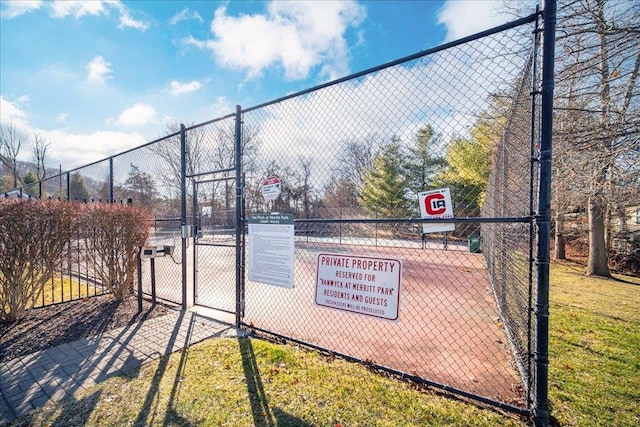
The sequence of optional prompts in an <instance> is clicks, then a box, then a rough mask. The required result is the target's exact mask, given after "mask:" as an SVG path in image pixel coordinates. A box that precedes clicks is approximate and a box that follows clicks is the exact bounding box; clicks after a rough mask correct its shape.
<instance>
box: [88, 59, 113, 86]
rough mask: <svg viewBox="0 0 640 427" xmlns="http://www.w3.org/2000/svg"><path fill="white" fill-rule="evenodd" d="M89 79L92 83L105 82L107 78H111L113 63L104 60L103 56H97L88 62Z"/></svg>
mask: <svg viewBox="0 0 640 427" xmlns="http://www.w3.org/2000/svg"><path fill="white" fill-rule="evenodd" d="M87 71H88V73H89V74H88V76H87V80H89V81H90V82H92V83H104V81H105V79H107V78H111V73H112V72H113V70H112V69H111V63H109V62H107V61H105V60H104V58H103V57H102V56H96V57H95V58H93V59H92V60H91V62H89V63H88V64H87Z"/></svg>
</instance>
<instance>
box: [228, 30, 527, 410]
mask: <svg viewBox="0 0 640 427" xmlns="http://www.w3.org/2000/svg"><path fill="white" fill-rule="evenodd" d="M533 25H534V24H533V23H532V22H531V21H530V22H529V23H527V24H526V25H523V26H516V27H513V28H509V29H505V30H504V31H499V32H495V33H493V34H490V35H486V36H485V37H482V38H477V39H474V40H468V41H466V42H465V43H461V44H454V45H451V46H445V47H443V48H441V49H435V50H434V51H431V52H428V53H424V54H420V55H417V56H415V57H412V58H408V59H407V60H406V61H401V62H397V63H393V64H388V65H387V66H383V67H380V68H378V69H375V70H370V71H369V72H366V73H363V74H361V75H357V76H355V77H353V78H350V79H345V80H343V81H339V82H337V83H332V84H330V85H326V86H321V87H319V88H314V89H313V90H310V91H307V92H303V93H301V94H297V95H295V96H291V97H286V98H283V99H280V100H276V101H274V102H272V103H268V104H265V105H262V106H258V107H254V108H250V109H246V110H244V111H243V114H242V123H243V136H245V137H246V136H247V135H250V137H251V138H254V139H256V140H257V142H258V143H257V144H256V146H255V159H254V160H252V165H253V167H252V168H251V170H246V171H245V173H246V190H245V194H246V201H245V205H246V207H247V212H248V213H271V212H277V213H279V214H290V215H291V216H292V217H293V218H294V230H295V261H294V266H293V271H294V280H293V283H294V287H293V288H292V289H290V288H287V287H278V286H272V285H268V284H265V283H260V282H257V281H251V280H247V281H246V283H245V286H244V297H245V299H244V306H245V311H244V318H243V321H244V324H245V325H246V326H247V327H248V328H250V329H252V330H255V331H258V332H262V333H267V334H271V335H275V336H280V337H285V338H287V339H293V340H295V341H299V342H303V343H305V344H307V345H311V346H313V347H317V348H321V349H324V350H326V351H328V352H333V353H339V354H341V355H343V356H346V357H350V358H354V359H357V360H360V361H366V362H367V363H370V364H373V365H375V366H378V367H381V368H383V369H386V370H390V371H392V372H396V373H400V374H401V375H403V376H409V377H412V378H414V379H418V380H420V381H422V382H426V383H428V384H431V385H435V386H437V387H441V388H445V389H447V390H454V391H456V392H458V393H460V394H462V395H466V394H471V395H473V396H475V397H476V398H480V399H484V400H486V401H488V402H492V403H494V404H497V405H502V406H511V407H512V408H514V407H515V408H526V407H527V406H528V404H529V402H528V401H529V396H528V395H527V391H528V390H530V388H531V382H530V375H529V367H530V346H529V343H530V340H531V332H530V331H531V328H532V323H531V317H530V309H531V290H532V280H533V272H532V255H531V254H532V238H531V235H532V228H531V227H532V226H531V224H532V209H533V205H532V203H533V201H532V198H533V185H534V182H533V179H534V178H533V173H534V168H533V164H532V143H533V141H534V139H533V136H532V133H531V132H532V124H531V121H532V119H531V118H532V110H531V105H532V99H531V97H530V88H531V87H532V81H531V80H532V75H531V67H532V62H531V58H532V52H533V49H534V44H535V42H536V40H535V35H533V36H532V34H534V33H535V32H534V31H533ZM523 70H525V71H523ZM244 154H245V155H247V154H248V153H247V152H246V151H245V153H244ZM251 154H253V153H251ZM269 177H277V178H278V179H279V181H280V187H281V188H280V190H281V192H280V195H279V197H278V198H277V199H275V200H268V199H265V197H264V194H263V193H262V192H261V189H262V187H263V186H264V183H265V180H266V179H268V178H269ZM442 189H446V192H442V191H441V190H442ZM444 193H446V194H448V195H450V196H451V203H452V206H453V212H452V216H455V218H456V219H455V221H453V222H451V223H443V222H444V221H443V220H442V219H441V220H440V221H439V222H437V221H434V222H433V223H432V222H429V220H424V221H423V220H422V217H426V216H427V215H425V210H426V211H427V213H428V211H429V210H430V209H431V210H432V211H433V212H438V211H439V206H440V205H438V202H441V203H445V202H446V199H444V196H443V198H442V199H441V198H433V197H432V196H433V195H434V194H436V195H441V194H444ZM429 203H435V204H434V205H429ZM421 205H426V206H421ZM445 205H446V203H445ZM445 205H442V206H445ZM248 239H249V244H248V245H247V249H246V251H247V258H248V259H249V260H251V259H252V257H253V258H254V259H255V258H257V257H258V256H259V255H257V254H252V253H251V248H252V246H251V239H252V235H251V234H249V236H248ZM262 250H265V249H264V248H262ZM266 251H267V253H270V252H269V249H266ZM479 252H483V253H482V254H480V253H479ZM363 260H365V261H366V260H368V261H370V263H369V265H373V267H371V268H370V269H369V270H362V269H359V268H355V267H351V268H349V265H350V263H351V265H352V266H353V265H354V263H359V264H358V265H362V264H361V262H363ZM325 261H326V262H330V263H332V264H331V265H332V266H337V267H336V268H335V271H333V270H332V273H331V274H329V276H328V277H329V278H330V279H331V280H329V279H325V278H322V277H321V276H322V274H323V273H321V272H320V271H321V270H323V268H324V267H323V265H324V263H325ZM229 262H231V260H229ZM382 265H384V266H386V267H385V268H391V265H397V267H398V268H401V269H402V274H401V276H400V277H399V278H397V280H395V282H393V280H391V279H390V277H389V275H388V274H385V273H388V271H386V272H385V271H384V268H382V267H380V268H379V269H378V267H379V266H382ZM487 266H488V267H489V270H490V274H487V270H486V267H487ZM250 268H251V267H250ZM375 277H378V279H376V278H375ZM390 280H391V282H390ZM512 348H513V349H515V350H516V354H517V359H518V360H517V362H516V361H514V359H513V354H512ZM523 366H525V367H526V369H525V370H522V367H523Z"/></svg>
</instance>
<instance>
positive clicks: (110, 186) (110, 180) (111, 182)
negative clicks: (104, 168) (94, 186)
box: [109, 157, 115, 203]
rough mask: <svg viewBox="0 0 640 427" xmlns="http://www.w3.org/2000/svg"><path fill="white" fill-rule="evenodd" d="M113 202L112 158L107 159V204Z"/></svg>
mask: <svg viewBox="0 0 640 427" xmlns="http://www.w3.org/2000/svg"><path fill="white" fill-rule="evenodd" d="M113 202H115V200H114V197H113V157H109V203H113Z"/></svg>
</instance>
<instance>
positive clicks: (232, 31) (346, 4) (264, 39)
mask: <svg viewBox="0 0 640 427" xmlns="http://www.w3.org/2000/svg"><path fill="white" fill-rule="evenodd" d="M365 16H366V10H365V8H364V7H363V6H361V5H359V4H358V3H356V2H355V1H343V2H338V1H329V2H320V1H314V2H278V1H272V2H270V3H269V4H268V8H267V13H266V14H264V15H260V14H256V15H242V16H239V17H233V16H229V15H227V9H226V7H221V8H218V9H217V10H216V12H215V16H214V19H213V21H212V23H211V32H212V33H213V36H214V38H213V39H212V40H206V41H199V40H196V39H194V38H193V37H191V38H188V39H187V40H185V42H186V43H188V44H193V45H195V46H197V47H200V48H202V49H208V50H210V51H211V52H212V53H213V54H214V56H215V57H216V59H217V60H218V61H219V62H220V63H221V64H222V65H223V66H226V67H230V68H239V69H243V70H246V71H247V73H248V77H249V78H256V77H259V76H260V75H261V74H262V73H263V71H264V70H265V69H266V68H269V67H273V66H280V67H282V69H283V70H284V75H285V77H286V78H287V79H291V80H295V79H305V78H307V77H308V75H309V73H310V71H311V69H312V68H314V67H316V66H321V70H320V76H322V77H324V78H327V79H332V78H335V77H338V76H340V75H344V74H347V73H348V70H349V57H348V48H347V41H346V39H345V38H344V34H345V32H346V31H347V29H348V28H349V27H357V26H358V25H360V24H361V23H362V21H363V20H364V18H365Z"/></svg>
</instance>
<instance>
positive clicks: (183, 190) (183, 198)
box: [180, 124, 189, 310]
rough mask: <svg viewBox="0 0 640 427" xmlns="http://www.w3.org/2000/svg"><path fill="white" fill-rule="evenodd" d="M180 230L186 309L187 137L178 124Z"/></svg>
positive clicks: (183, 299) (184, 307)
mask: <svg viewBox="0 0 640 427" xmlns="http://www.w3.org/2000/svg"><path fill="white" fill-rule="evenodd" d="M180 232H181V234H182V309H183V310H186V309H187V239H188V237H189V236H188V233H187V137H186V132H185V126H184V124H180Z"/></svg>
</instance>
